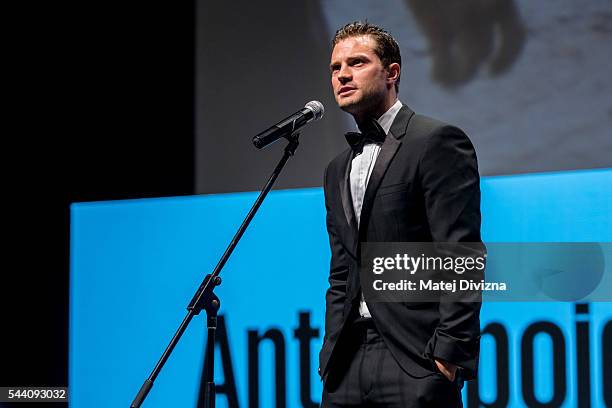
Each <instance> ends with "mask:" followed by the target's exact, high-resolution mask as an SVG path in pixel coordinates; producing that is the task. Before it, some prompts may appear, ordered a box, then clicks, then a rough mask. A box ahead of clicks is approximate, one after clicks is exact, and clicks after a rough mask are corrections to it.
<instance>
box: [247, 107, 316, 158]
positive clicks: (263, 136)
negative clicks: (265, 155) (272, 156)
mask: <svg viewBox="0 0 612 408" xmlns="http://www.w3.org/2000/svg"><path fill="white" fill-rule="evenodd" d="M324 112H325V108H323V104H322V103H321V102H319V101H310V102H308V103H307V104H306V106H304V108H302V109H300V110H299V111H297V112H295V113H294V114H293V115H291V116H289V117H287V118H286V119H283V120H281V121H280V122H278V123H277V124H276V125H274V126H271V127H269V128H268V129H266V130H264V131H263V132H261V133H260V134H258V135H257V136H255V137H254V138H253V144H254V145H255V147H256V148H258V149H261V148H263V147H266V146H268V145H269V144H272V143H274V142H276V141H277V140H278V139H280V138H281V137H287V136H290V135H291V134H292V133H293V132H295V131H296V130H298V129H299V128H301V127H302V126H304V125H305V124H307V123H309V122H312V121H314V120H319V119H321V118H322V117H323V113H324Z"/></svg>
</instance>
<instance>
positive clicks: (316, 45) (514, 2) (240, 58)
mask: <svg viewBox="0 0 612 408" xmlns="http://www.w3.org/2000/svg"><path fill="white" fill-rule="evenodd" d="M232 4H233V7H232V8H229V7H226V6H224V5H222V4H220V3H216V2H206V1H199V3H198V17H197V18H198V21H197V38H196V47H197V56H196V60H197V66H196V75H197V78H196V81H197V92H196V109H197V112H196V132H197V138H196V152H195V155H196V171H197V173H196V192H198V193H210V192H226V191H241V190H258V189H260V188H261V186H262V184H263V182H264V181H265V179H266V177H267V175H268V174H269V172H270V171H271V170H272V168H273V167H274V165H275V163H276V161H277V160H278V158H279V157H280V155H281V151H282V147H283V145H284V143H283V142H278V143H277V144H275V145H273V146H271V147H269V148H268V149H266V150H264V151H258V150H256V149H255V148H254V147H253V146H252V144H251V138H252V136H254V135H255V134H257V133H258V132H259V131H261V130H263V129H265V128H267V127H268V126H270V125H272V124H274V123H276V122H277V121H278V120H280V119H282V118H284V117H285V116H286V115H289V114H291V113H293V112H295V111H296V110H297V109H299V108H301V107H302V106H304V104H305V103H306V102H308V101H309V100H312V99H317V100H320V101H321V102H322V103H323V104H324V105H325V108H326V113H325V116H324V118H323V119H322V120H321V121H320V122H317V123H315V124H311V125H309V126H308V127H307V128H306V129H305V130H304V132H302V137H301V141H302V143H301V146H300V148H299V149H298V152H297V154H296V156H295V157H294V158H293V159H291V161H290V162H289V164H288V166H287V168H286V170H285V173H284V174H283V175H282V176H281V178H280V179H279V181H278V183H277V185H276V187H277V188H295V187H311V186H320V185H321V184H322V178H323V172H324V169H325V166H326V164H327V163H328V162H329V160H330V159H331V158H333V157H334V156H335V155H336V154H337V153H339V152H340V151H341V150H343V149H344V148H345V146H346V142H345V141H344V137H343V134H344V132H346V131H349V130H353V128H354V124H353V122H352V119H351V117H350V116H349V115H347V114H345V113H343V112H342V111H340V110H339V109H338V107H337V106H336V104H335V101H334V99H333V95H332V92H331V87H330V80H329V72H328V64H329V55H330V52H331V45H330V41H331V37H332V36H333V33H334V31H335V30H336V29H337V28H338V27H340V26H342V25H344V24H345V23H347V22H350V21H353V20H365V19H367V20H368V21H370V22H372V23H375V24H379V25H381V26H383V27H385V28H386V29H387V30H389V31H390V32H391V33H392V34H393V36H394V37H395V38H396V39H397V40H398V42H399V44H400V47H401V52H402V80H401V85H400V94H399V98H400V100H401V101H402V102H404V103H406V104H407V105H409V106H410V107H411V108H412V109H413V110H415V111H416V112H418V113H421V114H424V115H428V116H433V117H435V118H437V119H440V120H443V121H445V122H448V123H451V124H454V125H457V126H460V127H461V128H463V129H464V130H465V131H466V132H467V133H468V134H469V135H470V137H471V139H472V141H473V142H474V144H475V146H476V150H477V153H478V156H479V164H480V172H481V174H482V175H485V176H486V175H498V174H513V173H525V172H545V171H555V170H571V169H583V168H600V167H612V131H611V128H612V80H611V79H610V75H609V67H610V66H611V65H612V53H611V52H609V51H610V44H612V3H610V2H608V1H600V0H588V1H582V2H572V1H561V2H560V1H557V0H555V1H553V0H541V1H537V2H534V1H529V0H497V1H485V2H483V1H479V0H386V1H384V2H381V1H375V0H370V1H363V0H359V1H355V0H334V1H331V0H329V1H323V0H322V1H312V0H303V1H292V2H284V1H280V0H274V1H268V2H265V3H261V2H251V1H236V2H233V3H232Z"/></svg>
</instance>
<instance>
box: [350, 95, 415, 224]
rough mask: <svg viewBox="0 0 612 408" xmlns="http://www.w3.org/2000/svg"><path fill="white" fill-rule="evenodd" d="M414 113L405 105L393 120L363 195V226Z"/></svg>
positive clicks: (366, 221)
mask: <svg viewBox="0 0 612 408" xmlns="http://www.w3.org/2000/svg"><path fill="white" fill-rule="evenodd" d="M413 115H414V112H413V111H412V110H411V109H410V108H409V107H408V106H406V105H404V106H402V109H400V111H399V112H398V113H397V116H396V117H395V120H394V121H393V125H391V129H390V130H389V133H388V134H387V138H386V139H385V142H384V143H383V145H382V147H381V149H380V153H379V155H378V158H377V159H376V163H375V164H374V168H373V169H372V174H371V175H370V180H369V181H368V186H367V188H366V192H365V196H364V197H363V206H362V207H361V217H360V218H361V222H360V225H361V226H364V225H368V224H367V223H368V221H369V218H370V212H371V209H372V204H373V202H374V197H376V192H377V191H378V186H380V183H381V182H382V179H383V177H384V176H385V173H386V172H387V168H389V165H390V164H391V161H392V160H393V157H394V156H395V153H397V149H399V147H400V146H401V144H402V140H401V139H402V138H403V137H404V135H405V134H406V128H407V127H408V122H410V119H412V116H413ZM361 230H362V228H360V231H361Z"/></svg>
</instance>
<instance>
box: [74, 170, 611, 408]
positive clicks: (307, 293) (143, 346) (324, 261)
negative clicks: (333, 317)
mask: <svg viewBox="0 0 612 408" xmlns="http://www.w3.org/2000/svg"><path fill="white" fill-rule="evenodd" d="M611 183H612V170H597V171H578V172H565V173H553V174H534V175H522V176H505V177H492V178H485V179H483V181H482V197H483V200H482V211H483V220H484V223H483V238H484V239H485V240H486V241H488V242H607V241H611V240H612V236H611V235H610V231H612V219H611V218H610V217H609V214H610V212H611V211H612V191H611V190H610V189H609V185H610V184H611ZM255 197H256V194H255V193H239V194H225V195H209V196H200V197H183V198H165V199H148V200H130V201H117V202H100V203H84V204H75V205H73V207H72V230H71V242H72V247H71V309H70V398H71V401H72V402H71V406H73V407H77V408H78V407H88V408H93V407H115V406H126V405H128V404H129V402H130V401H131V400H132V398H133V397H134V395H135V394H136V392H137V391H138V389H139V388H140V386H141V384H142V382H143V381H144V379H145V378H146V377H147V376H148V374H149V372H150V370H151V369H152V368H153V366H154V364H155V363H156V362H157V359H158V357H159V356H160V354H161V352H162V351H163V349H164V348H165V346H166V344H167V342H168V341H169V340H170V337H171V335H172V334H173V333H174V330H175V329H176V327H178V324H179V323H180V321H181V320H182V318H183V317H184V314H185V309H184V308H185V306H186V305H187V303H188V302H189V300H190V299H191V296H192V295H193V292H194V291H195V289H196V288H197V285H198V284H199V282H200V280H201V279H202V277H203V275H204V274H206V273H207V272H209V271H211V270H212V268H214V265H215V263H216V261H217V259H218V257H219V256H220V255H221V254H222V252H223V250H224V249H225V247H226V245H227V244H228V243H229V241H230V239H231V237H232V235H233V232H234V231H235V229H236V228H237V227H238V225H239V223H240V222H241V220H242V218H243V216H244V215H245V214H246V212H247V211H248V209H249V207H250V205H251V204H252V202H253V200H254V199H255ZM264 248H267V250H265V249H264ZM611 261H612V260H609V259H608V260H607V262H611ZM328 265H329V248H328V244H327V234H326V231H325V208H324V205H323V194H322V191H321V189H319V188H316V189H302V190H289V191H278V192H273V193H271V195H270V196H269V198H268V200H267V201H266V202H265V203H264V205H263V206H262V208H261V211H260V213H259V214H258V215H257V217H256V218H255V220H254V221H253V224H252V226H251V228H250V229H249V230H248V231H247V233H246V234H245V235H244V237H243V239H242V241H241V243H240V244H239V245H238V247H237V249H236V252H235V254H234V255H233V257H232V258H231V259H230V261H229V262H228V263H227V265H226V267H225V269H224V271H223V274H222V277H223V284H222V285H221V286H220V288H219V289H218V294H219V296H220V298H221V302H222V308H221V311H220V313H221V314H222V315H223V316H224V322H225V329H226V330H225V334H223V333H220V338H223V339H227V341H228V344H229V350H230V358H227V355H226V356H225V358H224V360H222V358H221V354H220V349H219V348H218V351H217V365H216V368H217V377H216V380H217V383H218V384H225V385H226V390H227V389H232V387H227V385H229V384H230V383H232V382H233V383H234V384H235V389H236V390H237V401H238V404H239V406H250V407H253V406H261V407H272V406H289V407H299V406H303V405H302V404H304V402H309V401H310V402H311V403H312V401H315V402H316V401H319V400H320V394H321V385H320V382H319V381H318V379H317V375H316V367H317V364H318V363H317V354H318V351H319V349H320V346H321V340H322V336H323V333H322V326H323V319H324V292H325V289H326V287H327V282H326V279H327V274H328ZM585 273H588V271H585ZM576 308H577V309H576ZM584 308H585V306H575V304H573V303H562V302H553V303H504V304H500V303H487V304H484V305H483V310H482V327H483V328H487V327H488V328H489V330H493V331H496V332H497V334H498V335H503V333H501V332H505V333H506V334H507V337H508V347H507V348H505V349H504V347H503V345H502V344H501V342H498V343H496V342H494V341H493V337H491V336H489V335H485V336H484V337H483V343H482V351H481V372H480V378H481V380H480V384H479V385H475V384H473V383H472V385H471V386H472V387H475V386H476V387H478V388H479V389H480V392H479V395H480V397H479V398H480V399H481V400H482V401H485V402H493V401H495V400H496V399H500V400H501V399H503V397H502V395H501V394H503V391H500V390H501V389H505V390H507V391H508V396H509V405H508V406H512V407H521V406H525V404H526V402H525V401H526V400H527V401H528V398H529V397H528V396H526V395H525V394H526V393H527V394H528V391H527V390H528V387H524V386H523V385H522V384H521V378H524V377H526V376H527V375H528V373H530V372H531V373H533V378H534V380H533V386H534V389H535V390H536V391H535V398H537V400H539V401H541V402H546V401H549V400H550V399H551V398H552V397H553V394H554V395H555V396H556V398H558V399H559V402H561V404H559V405H555V406H564V407H575V406H587V405H583V404H584V401H585V400H584V399H583V400H582V402H581V403H580V404H579V403H578V397H577V394H578V388H577V387H578V386H579V382H578V378H582V379H583V380H586V379H585V376H584V375H583V376H580V375H578V372H579V368H578V366H577V362H578V361H583V362H584V361H588V365H587V373H588V374H589V376H590V380H588V381H587V383H586V386H585V385H584V384H585V383H584V382H581V383H580V386H584V387H586V388H584V389H583V393H582V394H581V395H583V398H585V396H586V398H588V399H589V400H590V401H591V403H592V406H597V407H599V406H603V404H604V389H606V388H607V390H608V395H607V396H606V398H607V403H608V404H609V403H610V401H611V400H610V395H609V390H610V389H611V387H612V372H611V370H610V367H612V365H611V364H610V357H611V355H612V350H611V349H610V347H611V346H610V344H612V342H611V341H609V340H610V339H611V337H610V336H612V326H611V323H610V319H611V318H612V303H590V304H588V313H582V312H583V311H584V310H583V309H584ZM538 322H539V323H538ZM542 322H544V323H542ZM576 322H586V323H587V324H588V330H587V331H588V333H589V335H590V341H588V342H586V345H585V344H581V343H580V341H577V336H576V332H577V329H576V327H577V326H576V325H577V323H576ZM606 325H607V326H606ZM530 326H531V329H530V328H529V327H530ZM538 326H546V327H547V328H548V330H552V331H553V332H555V333H558V334H559V336H556V337H554V338H553V337H549V336H547V335H546V334H537V335H536V336H535V337H534V338H533V339H532V340H531V341H529V342H527V345H530V344H533V350H534V356H535V357H534V359H533V360H531V359H529V358H528V357H527V361H526V362H525V363H524V364H523V363H521V356H523V357H526V356H527V353H528V351H526V349H525V346H521V344H522V342H523V341H524V340H525V339H528V338H529V335H526V333H527V332H529V331H531V330H532V329H533V328H534V327H538ZM494 327H496V329H495V330H494V329H493V328H494ZM551 327H552V329H551ZM604 327H607V330H606V333H607V336H608V337H607V340H608V341H607V349H606V350H605V351H604V348H603V345H604V339H603V336H604ZM298 328H300V330H299V331H298V333H296V332H295V330H296V329H298ZM555 328H556V329H555ZM249 332H251V335H250V336H251V337H252V338H256V337H261V336H264V333H267V334H268V335H269V337H272V338H275V339H276V340H275V341H276V342H278V343H273V342H272V341H271V340H269V339H267V340H263V341H262V342H261V344H260V345H259V347H258V348H253V349H252V350H259V354H258V355H259V357H256V353H254V352H251V353H249V351H248V349H249V342H248V339H249ZM555 333H553V334H555ZM502 337H503V336H502ZM300 339H301V340H300ZM553 340H554V341H553ZM273 344H276V346H273ZM300 344H306V345H307V346H308V348H307V349H306V350H308V353H309V354H310V355H309V356H306V355H305V354H302V357H301V358H300V347H299V346H300ZM496 344H498V345H499V346H500V347H502V348H501V351H500V352H499V353H498V352H496V351H495V345H496ZM204 346H205V318H204V316H203V315H202V316H200V317H198V318H196V319H194V321H193V322H192V324H191V326H190V328H189V329H188V330H187V331H186V332H185V335H184V336H183V340H182V341H181V343H180V344H179V346H178V347H177V348H176V350H175V352H174V354H173V356H172V357H171V359H170V360H169V361H168V364H167V365H166V367H165V369H164V371H163V372H162V374H161V375H160V377H159V378H158V380H157V382H156V383H155V387H154V388H153V390H152V392H151V394H150V396H149V399H148V401H147V403H146V404H145V405H146V406H148V407H167V406H197V400H198V395H199V390H200V381H201V371H202V367H203V360H202V356H203V350H204ZM275 347H276V348H275ZM275 350H277V351H278V350H282V352H281V354H282V355H275ZM302 353H304V352H302ZM604 353H605V354H606V356H607V357H604ZM555 356H559V357H561V359H560V362H561V365H559V366H558V367H556V370H553V358H554V357H555ZM257 358H258V361H259V363H260V367H259V370H258V371H251V372H250V371H249V369H248V367H249V362H250V363H251V364H252V363H253V362H254V361H255V360H256V359H257ZM605 358H607V361H605ZM506 359H507V362H508V363H507V364H508V368H507V369H506V368H504V366H505V364H504V361H506ZM222 361H225V362H226V363H231V365H230V367H231V373H232V376H233V381H231V380H230V378H229V376H228V373H229V370H227V371H224V370H223V369H222ZM275 361H278V362H279V363H280V367H282V370H281V371H279V372H275V369H274V367H275ZM305 364H306V365H305ZM308 364H309V366H308ZM532 364H533V365H532ZM300 367H304V370H305V372H306V373H308V377H307V378H306V377H305V378H300ZM604 367H607V371H605V372H604ZM495 370H501V371H500V372H505V373H506V374H507V375H508V383H507V386H504V385H503V382H504V380H503V375H499V373H498V374H496V371H495ZM255 372H257V373H258V377H259V387H258V389H259V397H258V398H256V397H255V394H254V393H253V391H251V392H250V394H249V391H248V390H249V386H250V384H251V385H252V387H254V385H253V384H256V381H255V378H256V376H255V374H254V373H255ZM563 373H565V374H563ZM277 381H278V384H279V386H280V388H278V389H279V390H283V392H281V395H286V405H285V404H284V403H278V401H277V404H276V405H275V389H276V388H275V385H276V384H277ZM564 382H565V384H566V386H563V383H564ZM300 387H302V388H303V389H304V390H305V391H304V394H303V396H302V398H305V399H304V401H302V400H301V398H300V395H301V394H300ZM555 387H557V388H555ZM253 389H254V388H252V390H253ZM474 390H475V388H473V390H472V391H474ZM498 392H499V394H498ZM283 393H285V394H283ZM249 395H251V398H252V399H253V401H251V402H250V403H249ZM472 398H473V399H472V400H471V401H470V403H469V404H468V405H467V406H469V407H475V406H477V405H475V401H476V400H474V398H476V399H477V398H478V393H475V394H474V395H473V396H472ZM218 401H219V406H227V398H226V395H224V394H220V395H219V396H218ZM466 403H467V400H466ZM304 405H305V406H312V405H309V404H304Z"/></svg>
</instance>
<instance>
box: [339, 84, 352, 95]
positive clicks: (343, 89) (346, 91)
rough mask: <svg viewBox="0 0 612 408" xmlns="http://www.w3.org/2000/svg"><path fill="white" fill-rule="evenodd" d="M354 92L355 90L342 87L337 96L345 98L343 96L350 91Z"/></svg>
mask: <svg viewBox="0 0 612 408" xmlns="http://www.w3.org/2000/svg"><path fill="white" fill-rule="evenodd" d="M354 90H355V88H353V87H350V86H343V87H342V88H340V89H339V90H338V95H340V96H345V95H347V94H349V93H351V92H352V91H354Z"/></svg>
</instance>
